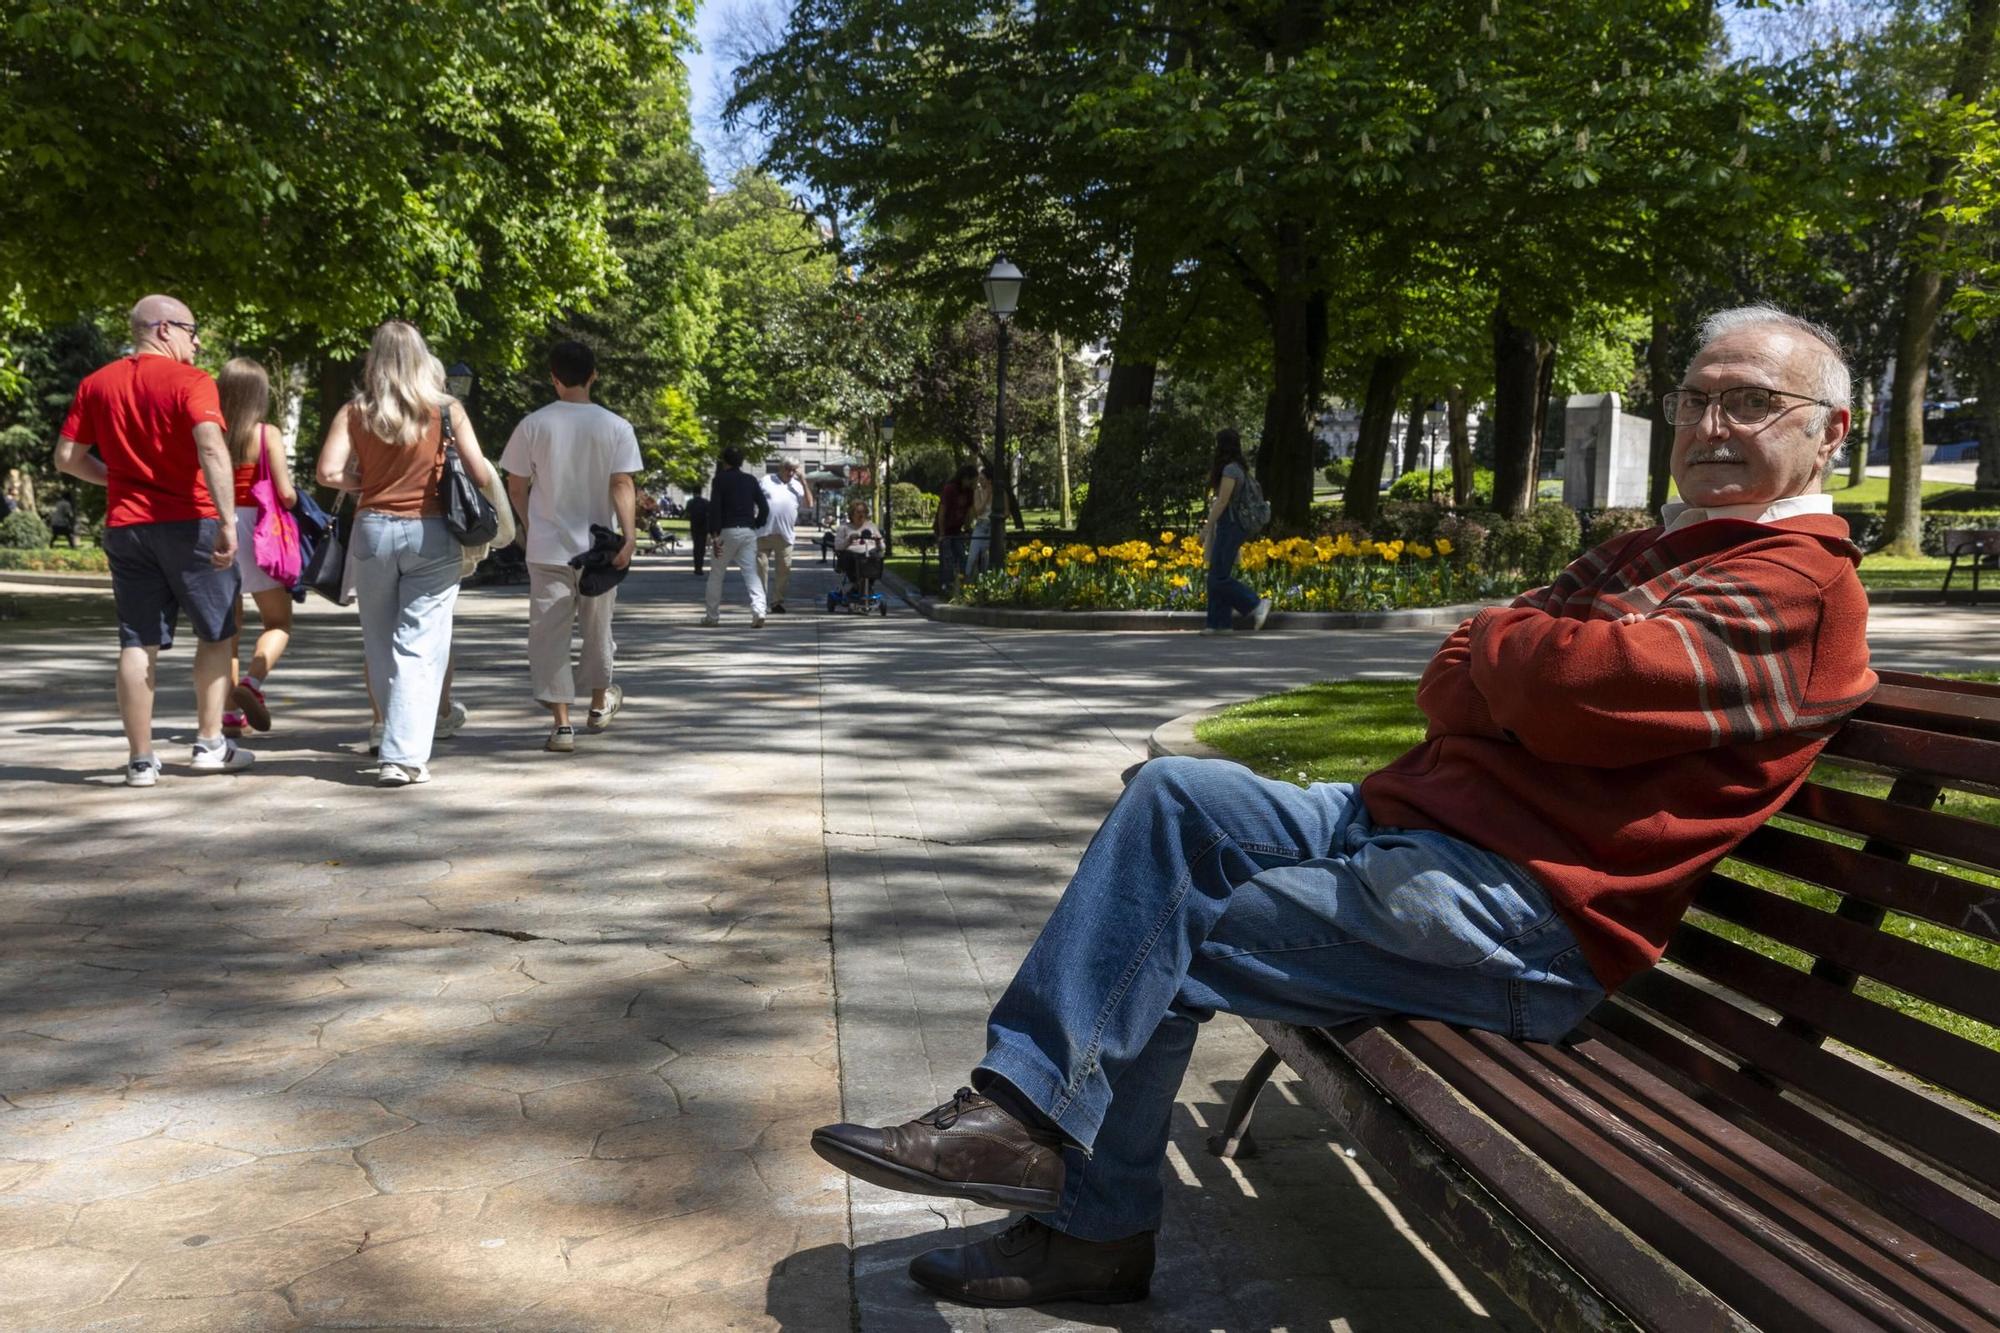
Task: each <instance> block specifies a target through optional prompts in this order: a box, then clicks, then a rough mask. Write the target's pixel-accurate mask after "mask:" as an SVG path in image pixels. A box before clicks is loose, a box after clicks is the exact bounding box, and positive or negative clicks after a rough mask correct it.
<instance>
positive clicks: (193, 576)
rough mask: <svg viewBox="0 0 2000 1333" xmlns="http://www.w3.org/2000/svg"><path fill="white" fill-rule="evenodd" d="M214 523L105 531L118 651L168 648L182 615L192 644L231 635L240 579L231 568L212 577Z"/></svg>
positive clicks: (150, 525) (202, 521) (215, 571)
mask: <svg viewBox="0 0 2000 1333" xmlns="http://www.w3.org/2000/svg"><path fill="white" fill-rule="evenodd" d="M218 531H220V524H219V523H218V522H217V520H215V519H212V518H201V519H187V520H184V521H181V522H175V523H132V524H128V525H126V526H124V527H118V528H106V529H105V530H104V554H105V555H106V556H107V557H108V558H109V559H110V562H111V592H112V595H113V597H114V598H116V600H117V602H118V646H119V647H120V648H171V647H173V646H174V629H175V627H176V626H177V625H178V624H179V622H180V614H181V612H182V611H186V612H187V616H188V623H189V624H191V625H193V626H194V636H195V637H196V638H197V639H200V640H202V641H203V642H204V643H218V642H220V641H222V640H224V639H227V638H228V637H230V636H231V635H232V634H234V633H236V599H237V597H238V596H239V595H240V593H241V591H242V587H243V584H242V576H241V575H239V574H238V573H237V572H236V566H235V564H234V563H232V564H230V565H229V566H228V567H227V568H224V569H217V568H216V567H215V565H214V563H213V560H212V557H213V556H214V554H215V537H216V533H217V532H218Z"/></svg>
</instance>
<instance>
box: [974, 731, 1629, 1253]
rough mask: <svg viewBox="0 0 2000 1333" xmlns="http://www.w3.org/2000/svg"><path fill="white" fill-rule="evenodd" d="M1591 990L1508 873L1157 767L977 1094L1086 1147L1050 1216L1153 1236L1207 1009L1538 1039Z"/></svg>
mask: <svg viewBox="0 0 2000 1333" xmlns="http://www.w3.org/2000/svg"><path fill="white" fill-rule="evenodd" d="M1603 995H1604V992H1603V990H1602V989H1601V988H1600V987H1599V986H1598V984H1597V979H1596V978H1595V976H1593V975H1592V973H1591V971H1590V967H1589V965H1588V964H1587V963H1586V962H1585V961H1584V958H1583V953H1582V950H1581V949H1579V948H1578V947H1577V944H1576V940H1575V938H1574V937H1573V936H1572V935H1571V934H1570V931H1569V927H1568V926H1567V925H1565V924H1564V923H1563V921H1562V919H1561V918H1560V917H1558V916H1557V915H1556V914H1555V911H1554V909H1553V908H1552V907H1551V906H1550V905H1549V899H1548V895H1547V894H1546V893H1545V892H1544V891H1543V889H1542V888H1541V886H1539V885H1538V884H1536V883H1535V881H1534V880H1533V879H1532V878H1531V877H1530V876H1529V875H1528V873H1527V872H1526V871H1524V870H1522V869H1521V868H1520V867H1519V866H1516V865H1514V864H1513V863H1511V862H1509V861H1506V860H1503V859H1502V858H1500V857H1498V856H1495V855H1493V854H1492V853H1490V852H1486V851H1482V850H1481V849H1479V848H1477V847H1474V846H1472V845H1470V844H1469V843H1465V842H1461V841H1459V840H1457V839H1455V838H1450V837H1447V836H1445V835H1444V834H1441V833H1432V832H1425V831H1421V830H1410V831H1405V830H1399V829H1392V828H1381V827H1378V826H1377V825H1376V824H1375V823H1374V822H1373V821H1372V820H1371V819H1370V818H1369V817H1368V811H1367V808H1366V807H1365V806H1363V805H1362V803H1361V798H1360V794H1359V792H1358V790H1357V789H1356V788H1354V787H1352V786H1348V785H1345V784H1321V785H1318V786H1314V787H1311V788H1308V789H1305V790H1301V789H1300V788H1298V787H1294V786H1292V785H1291V784H1290V783H1285V782H1273V781H1271V780H1269V779H1266V778H1260V777H1258V776H1256V775H1255V774H1253V773H1252V772H1250V771H1249V770H1248V769H1246V768H1243V767H1240V766H1239V765H1236V764H1232V763H1227V762H1224V761H1220V760H1205V759H1156V760H1154V761H1152V762H1151V763H1149V764H1147V765H1146V766H1145V767H1144V768H1142V769H1140V770H1139V772H1138V774H1137V776H1135V777H1134V778H1133V780H1132V784H1131V786H1129V787H1128V788H1126V790H1125V794H1124V796H1123V797H1122V798H1121V799H1120V800H1119V802H1118V804H1117V806H1116V807H1114V808H1113V809H1112V811H1111V814H1110V815H1109V816H1108V817H1107V818H1106V819H1105V821H1104V824H1103V826H1102V827H1101V828H1099V829H1098V831H1097V836H1096V838H1095V839H1093V840H1092V842H1091V844H1090V849H1089V850H1088V851H1087V852H1085V853H1084V856H1083V860H1082V862H1081V863H1080V864H1079V865H1078V866H1077V869H1076V876H1075V878H1073V879H1072V880H1071V881H1070V884H1069V888H1068V889H1067V890H1066V891H1065V892H1064V894H1063V897H1062V901H1061V902H1060V903H1058V904H1057V906H1056V909H1055V912H1054V913H1053V914H1052V915H1051V916H1050V917H1049V920H1048V923H1047V924H1046V925H1044V926H1043V927H1042V933H1041V937H1040V938H1039V939H1037V940H1036V941H1035V945H1034V948H1032V949H1031V950H1029V952H1028V957H1027V959H1026V960H1025V961H1024V962H1023V963H1022V964H1021V970H1020V971H1019V972H1017V973H1016V974H1015V976H1014V980H1013V982H1012V984H1010V985H1009V986H1008V988H1007V992H1006V994H1005V995H1003V996H1002V997H1001V999H1000V1003H999V1004H998V1005H996V1006H995V1007H994V1010H993V1013H992V1016H991V1018H990V1019H989V1020H988V1024H987V1030H986V1033H987V1052H986V1058H985V1059H984V1060H983V1061H981V1062H980V1066H979V1068H978V1069H977V1070H975V1071H974V1073H973V1084H974V1086H975V1087H986V1086H990V1084H991V1082H992V1080H993V1079H994V1078H996V1077H997V1078H1001V1079H1005V1080H1006V1081H1007V1082H1008V1083H1009V1084H1011V1085H1012V1086H1013V1087H1014V1089H1015V1090H1016V1091H1018V1092H1019V1093H1020V1094H1021V1095H1022V1096H1023V1097H1025V1098H1026V1099H1027V1100H1028V1101H1030V1102H1032V1103H1034V1105H1036V1106H1037V1107H1039V1108H1040V1109H1041V1111H1042V1113H1043V1114H1045V1115H1046V1116H1048V1117H1049V1119H1050V1120H1052V1121H1054V1122H1055V1123H1056V1124H1057V1125H1059V1126H1061V1127H1062V1130H1063V1132H1064V1133H1066V1134H1067V1135H1068V1136H1069V1137H1070V1138H1071V1139H1073V1140H1074V1141H1075V1142H1076V1143H1078V1144H1081V1145H1082V1151H1078V1150H1075V1149H1072V1150H1071V1151H1070V1152H1069V1154H1068V1167H1069V1174H1068V1177H1067V1181H1066V1183H1065V1185H1064V1189H1063V1197H1062V1202H1061V1203H1060V1205H1059V1206H1058V1207H1057V1209H1056V1211H1055V1212H1053V1213H1050V1214H1047V1215H1044V1217H1043V1218H1042V1220H1043V1221H1045V1222H1047V1223H1048V1224H1049V1225H1050V1226H1052V1227H1054V1228H1056V1229H1057V1230H1059V1231H1063V1232H1066V1233H1068V1234H1070V1235H1073V1236H1078V1237H1081V1238H1083V1239H1085V1240H1117V1239H1120V1238H1121V1237H1125V1236H1129V1235H1132V1234H1133V1233H1135V1232H1139V1231H1150V1230H1153V1229H1155V1228H1157V1227H1158V1226H1159V1223H1160V1209H1161V1204H1162V1197H1163V1196H1162V1189H1161V1182H1160V1168H1161V1165H1162V1160H1163V1158H1164V1157H1165V1154H1166V1147H1167V1130H1168V1124H1169V1117H1170V1115H1171V1113H1172V1110H1173V1104H1174V1098H1175V1096H1176V1094H1177V1093H1178V1092H1179V1090H1180V1085H1181V1078H1182V1075H1183V1074H1185V1073H1186V1071H1187V1064H1188V1057H1189V1055H1190V1054H1191V1053H1192V1052H1193V1050H1194V1038H1195V1032H1196V1029H1197V1026H1198V1025H1199V1024H1201V1023H1203V1022H1205V1021H1206V1020H1207V1019H1208V1018H1209V1017H1211V1016H1212V1015H1213V1014H1214V1013H1215V1012H1216V1011H1217V1010H1222V1011H1224V1012H1228V1013H1234V1014H1241V1015H1243V1016H1244V1017H1246V1018H1273V1019H1280V1020H1283V1021H1285V1022H1291V1023H1302V1024H1314V1025H1322V1026H1324V1025H1331V1024H1335V1023H1341V1022H1345V1021H1348V1020H1350V1019H1355V1018H1363V1017H1369V1016H1374V1015H1386V1014H1415V1015H1420V1016H1424V1017H1430V1018H1440V1019H1444V1020H1445V1021H1447V1022H1452V1023H1464V1024H1468V1025H1470V1026H1473V1027H1478V1028H1485V1029H1489V1030H1491V1031H1494V1032H1501V1033H1505V1034H1507V1035H1509V1036H1512V1037H1525V1038H1532V1039H1536V1040H1541V1041H1552V1040H1554V1039H1556V1038H1557V1037H1560V1036H1562V1035H1563V1034H1564V1033H1566V1032H1568V1031H1569V1030H1570V1029H1571V1028H1572V1027H1574V1026H1575V1025H1576V1023H1577V1021H1578V1020H1579V1019H1581V1018H1582V1017H1583V1015H1584V1014H1586V1013H1588V1012H1589V1011H1590V1009H1591V1008H1592V1007H1593V1006H1594V1005H1596V1004H1597V1002H1598V1001H1599V1000H1601V999H1602V998H1603Z"/></svg>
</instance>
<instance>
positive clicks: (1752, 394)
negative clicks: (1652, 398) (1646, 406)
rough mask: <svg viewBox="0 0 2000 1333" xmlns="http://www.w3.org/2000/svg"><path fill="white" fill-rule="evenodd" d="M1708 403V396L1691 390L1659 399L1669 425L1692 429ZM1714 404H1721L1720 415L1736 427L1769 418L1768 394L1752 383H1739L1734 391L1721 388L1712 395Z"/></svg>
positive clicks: (1677, 391)
mask: <svg viewBox="0 0 2000 1333" xmlns="http://www.w3.org/2000/svg"><path fill="white" fill-rule="evenodd" d="M1709 401H1710V398H1709V395H1708V394H1705V393H1700V392H1697V391H1696V390H1694V389H1675V390H1674V391H1673V392H1671V393H1668V394H1665V395H1663V396H1662V398H1661V405H1662V406H1663V407H1665V408H1666V410H1667V420H1668V421H1669V422H1671V423H1672V424H1674V425H1676V426H1692V425H1695V424H1697V423H1699V422H1700V421H1701V419H1702V417H1703V416H1704V415H1705V414H1706V413H1707V411H1708V404H1709ZM1714 401H1716V402H1719V403H1721V404H1722V413H1723V415H1724V416H1726V417H1728V418H1729V419H1730V420H1731V421H1733V422H1735V423H1736V424H1737V425H1739V426H1754V425H1756V424H1757V423H1758V422H1760V421H1762V420H1763V419H1764V418H1765V417H1767V416H1769V415H1771V401H1772V395H1771V391H1770V390H1769V389H1760V388H1758V387H1757V386H1756V385H1754V384H1739V385H1737V386H1736V387H1735V388H1733V389H1724V390H1723V391H1722V392H1721V393H1719V394H1717V395H1715V398H1714Z"/></svg>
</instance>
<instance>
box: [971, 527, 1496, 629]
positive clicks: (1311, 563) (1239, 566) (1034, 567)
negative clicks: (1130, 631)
mask: <svg viewBox="0 0 2000 1333" xmlns="http://www.w3.org/2000/svg"><path fill="white" fill-rule="evenodd" d="M1451 554H1452V546H1451V542H1450V541H1448V540H1446V539H1443V538H1440V539H1439V540H1438V541H1437V543H1436V544H1435V545H1432V546H1426V545H1424V544H1423V543H1421V542H1401V541H1391V542H1375V541H1366V540H1362V541H1357V540H1355V539H1354V538H1352V537H1348V536H1345V535H1343V536H1339V537H1317V538H1314V537H1287V538H1282V539H1278V540H1273V539H1270V538H1258V539H1256V540H1253V541H1248V542H1245V543H1244V544H1243V550H1242V553H1241V554H1240V555H1239V556H1238V557H1237V563H1236V576H1237V577H1238V578H1240V579H1242V580H1243V581H1244V582H1245V583H1248V584H1249V585H1250V586H1251V587H1252V588H1253V589H1255V590H1256V592H1257V594H1258V595H1259V596H1260V597H1269V598H1270V599H1271V601H1272V603H1273V604H1274V605H1275V606H1276V607H1278V608H1279V609H1280V610H1290V611H1378V610H1386V609H1390V608H1394V607H1405V606H1445V605H1449V604H1451V603H1453V602H1459V601H1466V600H1470V599H1473V598H1477V597H1481V596H1485V595H1487V591H1488V590H1487V588H1486V584H1487V583H1488V582H1489V580H1488V579H1486V578H1485V577H1484V576H1483V575H1482V574H1481V573H1480V571H1479V570H1477V569H1475V568H1472V567H1469V566H1466V565H1464V564H1463V563H1462V562H1458V561H1454V560H1452V559H1451V558H1450V557H1451ZM1207 580H1208V561H1207V558H1206V557H1205V556H1204V555H1203V554H1202V549H1201V541H1200V539H1199V538H1197V537H1193V536H1188V535H1184V534H1177V533H1172V532H1162V533H1161V534H1160V538H1159V540H1158V541H1157V542H1150V541H1145V540H1143V539H1134V540H1132V541H1127V542H1120V543H1118V544H1117V545H1115V546H1087V545H1083V544H1081V543H1071V544H1068V545H1064V546H1054V545H1051V544H1050V543H1048V542H1043V541H1038V540H1035V539H1032V538H1030V539H1029V540H1027V541H1025V542H1023V543H1022V544H1021V545H1019V546H1013V547H1010V548H1009V549H1008V551H1007V560H1006V568H1005V569H1004V570H989V571H988V572H986V573H985V574H982V575H981V576H980V577H979V578H977V579H975V580H970V581H968V582H966V583H964V584H962V585H960V586H961V591H960V594H959V600H961V601H963V602H965V603H967V604H969V605H973V606H1018V607H1033V608H1041V609H1062V610H1107V609H1108V610H1153V611H1199V610H1202V609H1203V608H1205V607H1206V606H1207V604H1208V593H1207Z"/></svg>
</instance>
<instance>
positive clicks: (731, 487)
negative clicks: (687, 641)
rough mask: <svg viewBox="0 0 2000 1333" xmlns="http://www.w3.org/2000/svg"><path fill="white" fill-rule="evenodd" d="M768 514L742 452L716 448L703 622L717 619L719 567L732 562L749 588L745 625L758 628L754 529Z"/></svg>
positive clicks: (760, 592)
mask: <svg viewBox="0 0 2000 1333" xmlns="http://www.w3.org/2000/svg"><path fill="white" fill-rule="evenodd" d="M770 516H771V502H770V500H769V499H768V498H766V496H765V495H764V488H763V486H762V485H760V484H759V483H758V481H757V478H755V477H753V476H751V475H750V474H749V473H748V472H745V471H744V470H743V451H742V450H741V449H739V448H737V447H736V446H735V445H733V444H732V445H730V446H729V447H728V448H726V449H724V450H723V451H722V465H721V466H720V467H718V468H716V470H715V482H714V484H713V485H711V486H710V487H709V490H708V526H709V530H710V531H711V532H713V533H714V536H712V537H711V538H709V554H711V555H713V556H714V557H715V563H714V564H713V565H711V566H709V570H708V613H707V614H706V615H704V616H703V617H702V618H701V623H702V624H704V625H720V624H721V623H722V571H723V569H724V568H725V567H726V566H729V565H735V566H736V567H737V568H738V569H740V570H742V571H743V584H744V586H745V587H746V588H747V589H748V590H749V593H750V628H752V629H762V628H763V627H764V581H763V580H762V579H760V578H758V577H757V529H759V528H761V527H763V526H764V520H765V519H767V518H769V517H770Z"/></svg>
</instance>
